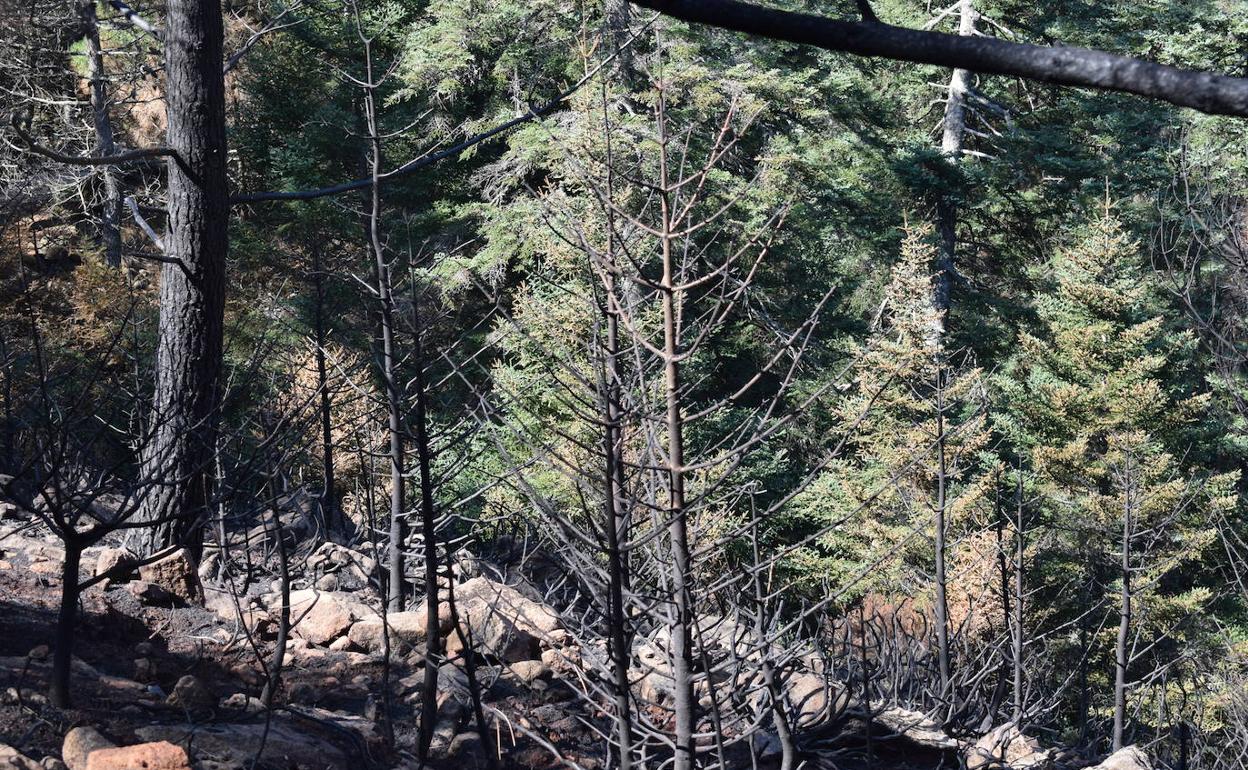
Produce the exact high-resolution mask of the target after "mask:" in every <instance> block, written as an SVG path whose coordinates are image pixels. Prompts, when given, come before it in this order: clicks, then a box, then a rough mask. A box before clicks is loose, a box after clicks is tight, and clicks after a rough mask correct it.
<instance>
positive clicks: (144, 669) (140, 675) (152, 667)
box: [134, 658, 156, 684]
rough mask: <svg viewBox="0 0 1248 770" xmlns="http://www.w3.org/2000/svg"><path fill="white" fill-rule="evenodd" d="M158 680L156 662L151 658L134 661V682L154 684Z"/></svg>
mask: <svg viewBox="0 0 1248 770" xmlns="http://www.w3.org/2000/svg"><path fill="white" fill-rule="evenodd" d="M155 680H156V661H154V660H152V659H151V658H135V660H134V681H136V682H143V683H144V684H147V683H148V682H153V681H155Z"/></svg>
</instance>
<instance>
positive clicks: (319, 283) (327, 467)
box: [312, 245, 346, 533]
mask: <svg viewBox="0 0 1248 770" xmlns="http://www.w3.org/2000/svg"><path fill="white" fill-rule="evenodd" d="M312 280H313V283H314V285H315V287H316V298H315V301H316V306H315V309H314V311H313V318H312V323H313V327H312V328H313V334H315V335H316V336H315V343H316V350H315V353H314V355H315V357H316V388H317V391H318V393H319V395H320V405H321V415H320V416H321V461H322V466H321V475H322V476H324V486H323V487H322V488H321V519H322V523H323V524H324V526H325V528H326V530H328V531H329V532H330V533H342V532H344V531H345V530H346V521H345V520H344V518H343V516H342V512H341V510H340V509H339V506H338V495H337V492H336V490H335V489H334V432H333V413H332V412H331V411H330V400H329V369H328V366H327V362H326V361H325V343H326V335H325V273H324V271H323V270H322V269H321V247H320V246H319V245H317V246H313V247H312Z"/></svg>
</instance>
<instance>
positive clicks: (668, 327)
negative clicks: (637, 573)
mask: <svg viewBox="0 0 1248 770" xmlns="http://www.w3.org/2000/svg"><path fill="white" fill-rule="evenodd" d="M659 98H660V100H662V95H660V97H659ZM662 110H663V108H662V104H660V113H659V124H660V134H661V138H660V141H661V143H662V145H663V146H662V147H661V148H660V150H659V166H660V172H659V173H660V175H661V181H660V187H661V191H660V194H659V206H660V211H661V217H662V224H661V228H662V229H661V233H660V247H661V250H662V258H663V277H662V279H661V280H660V286H659V291H660V293H661V294H662V301H663V370H664V385H665V387H664V396H665V400H666V404H667V477H668V483H667V494H668V511H667V515H668V517H669V522H668V538H669V540H670V547H671V554H672V583H671V585H672V605H673V606H672V610H671V612H670V613H669V616H668V631H669V634H670V639H671V650H670V654H671V658H672V681H673V689H674V690H675V696H674V697H673V709H674V711H675V720H676V760H675V765H674V768H675V770H692V768H693V765H694V757H695V754H696V747H695V746H694V735H693V733H694V725H695V724H696V721H697V719H696V715H695V713H694V706H695V705H696V704H695V701H694V697H693V637H692V635H691V633H690V631H691V629H692V628H693V598H692V587H691V586H690V585H689V581H690V577H691V574H692V565H691V564H690V552H689V528H688V520H687V518H686V513H685V469H684V462H685V461H684V436H683V430H684V422H683V419H682V418H681V409H680V406H681V392H680V354H681V351H680V329H679V321H678V320H677V318H676V314H677V309H676V302H677V296H676V295H677V291H678V290H677V289H676V280H677V279H676V266H675V264H674V260H675V255H674V254H673V243H672V241H673V240H674V239H675V236H674V235H673V234H672V226H671V219H672V212H671V207H670V202H669V200H668V196H669V195H670V191H669V188H668V169H667V136H666V130H665V127H664V126H663V122H664V121H665V120H666V116H665V115H664V114H663V111H662Z"/></svg>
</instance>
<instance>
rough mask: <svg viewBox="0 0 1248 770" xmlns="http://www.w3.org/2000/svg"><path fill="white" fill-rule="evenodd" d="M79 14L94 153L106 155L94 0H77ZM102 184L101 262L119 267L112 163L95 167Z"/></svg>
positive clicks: (104, 82) (108, 139)
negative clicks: (84, 48)
mask: <svg viewBox="0 0 1248 770" xmlns="http://www.w3.org/2000/svg"><path fill="white" fill-rule="evenodd" d="M78 9H79V14H80V16H81V17H82V25H83V28H84V29H85V30H86V43H87V53H86V60H87V80H88V82H89V84H90V86H91V117H92V121H93V122H94V124H95V154H96V155H97V156H108V155H112V154H113V152H114V149H115V147H114V143H113V124H112V121H111V120H110V118H109V116H108V75H107V73H106V72H105V71H104V54H103V51H102V49H101V47H100V24H99V19H97V18H96V14H95V1H94V0H79V5H78ZM96 170H97V171H98V172H99V174H100V178H101V179H102V181H103V183H104V209H103V211H102V212H101V214H100V240H101V241H102V242H103V244H104V261H105V262H106V263H108V265H109V266H111V267H120V266H121V199H122V195H121V184H120V182H119V181H118V179H117V174H118V172H117V169H116V168H115V167H114V166H110V165H103V166H97V167H96Z"/></svg>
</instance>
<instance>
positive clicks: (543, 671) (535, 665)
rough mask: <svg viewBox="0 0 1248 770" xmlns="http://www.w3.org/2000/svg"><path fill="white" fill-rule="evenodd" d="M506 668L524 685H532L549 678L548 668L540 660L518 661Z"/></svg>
mask: <svg viewBox="0 0 1248 770" xmlns="http://www.w3.org/2000/svg"><path fill="white" fill-rule="evenodd" d="M507 668H509V669H510V670H511V673H512V674H514V675H515V677H516V678H517V679H519V680H520V681H521V682H524V683H525V684H533V683H534V682H536V681H538V680H539V679H545V678H547V677H549V676H550V667H549V666H547V665H546V664H545V663H543V662H541V661H540V660H519V661H516V662H515V663H512V664H511V665H509V666H508V667H507Z"/></svg>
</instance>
